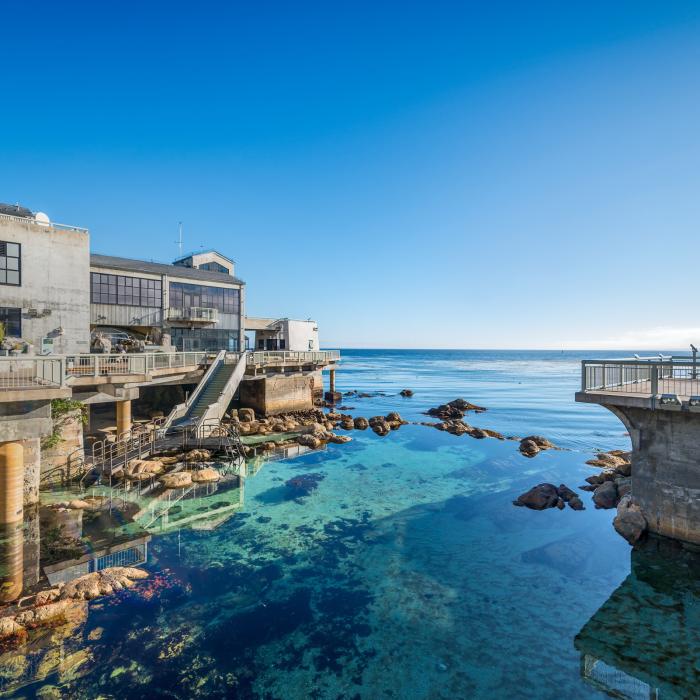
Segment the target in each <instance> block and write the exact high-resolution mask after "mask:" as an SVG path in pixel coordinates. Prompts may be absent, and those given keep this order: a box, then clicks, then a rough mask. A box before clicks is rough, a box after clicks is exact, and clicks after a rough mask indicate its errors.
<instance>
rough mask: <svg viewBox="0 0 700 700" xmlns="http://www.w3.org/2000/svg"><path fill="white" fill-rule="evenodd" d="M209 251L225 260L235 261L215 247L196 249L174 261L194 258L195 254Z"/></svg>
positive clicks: (204, 253)
mask: <svg viewBox="0 0 700 700" xmlns="http://www.w3.org/2000/svg"><path fill="white" fill-rule="evenodd" d="M207 253H214V254H216V255H218V256H219V257H221V258H223V259H224V260H228V261H229V262H230V263H234V262H235V260H232V259H231V258H229V257H228V255H224V254H223V253H221V252H219V251H218V250H215V249H214V248H207V249H206V250H194V251H192V252H191V253H187V255H181V256H180V257H179V258H176V259H175V260H174V261H173V262H175V263H179V262H182V261H183V260H187V259H188V258H193V257H194V256H195V255H206V254H207Z"/></svg>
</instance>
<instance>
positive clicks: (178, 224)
mask: <svg viewBox="0 0 700 700" xmlns="http://www.w3.org/2000/svg"><path fill="white" fill-rule="evenodd" d="M177 226H178V231H179V236H178V239H177V247H178V248H179V249H180V257H182V221H178V223H177Z"/></svg>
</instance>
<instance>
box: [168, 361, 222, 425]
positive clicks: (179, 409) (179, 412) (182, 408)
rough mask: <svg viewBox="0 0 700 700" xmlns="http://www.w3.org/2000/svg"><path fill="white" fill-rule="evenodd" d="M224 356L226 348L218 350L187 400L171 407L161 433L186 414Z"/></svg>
mask: <svg viewBox="0 0 700 700" xmlns="http://www.w3.org/2000/svg"><path fill="white" fill-rule="evenodd" d="M225 358H226V350H219V352H218V353H217V355H216V357H215V358H214V360H213V362H212V363H211V364H210V365H209V368H208V369H207V371H206V372H205V373H204V376H203V377H202V378H201V379H200V381H199V384H197V386H196V387H195V390H194V391H193V392H192V393H191V394H190V395H189V396H188V397H187V400H186V401H185V402H184V403H179V404H177V406H175V408H173V410H172V411H170V414H169V415H168V417H167V418H166V419H165V423H164V424H163V427H162V430H163V433H165V432H166V431H167V430H168V428H169V427H170V426H171V425H172V424H173V422H174V421H175V420H177V419H178V418H182V417H183V416H185V415H187V411H189V409H190V407H191V406H192V404H193V403H194V401H195V399H196V398H197V397H198V396H199V395H200V394H201V393H202V391H203V390H204V387H205V385H206V384H207V383H208V382H209V379H210V378H211V375H212V374H213V373H214V371H215V369H216V367H218V366H219V364H223V362H224V360H225Z"/></svg>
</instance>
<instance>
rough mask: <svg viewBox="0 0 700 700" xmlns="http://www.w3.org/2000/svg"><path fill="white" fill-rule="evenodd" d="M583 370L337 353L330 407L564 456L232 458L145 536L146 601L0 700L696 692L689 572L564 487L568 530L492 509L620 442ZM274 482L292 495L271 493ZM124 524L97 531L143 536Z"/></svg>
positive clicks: (68, 636) (519, 356) (362, 451)
mask: <svg viewBox="0 0 700 700" xmlns="http://www.w3.org/2000/svg"><path fill="white" fill-rule="evenodd" d="M582 357H583V355H577V354H575V353H565V354H562V353H544V352H488V351H479V352H476V351H471V352H466V351H380V350H372V351H361V350H349V351H344V352H343V361H342V369H340V370H339V371H338V373H337V381H336V385H337V389H338V390H340V391H343V392H346V391H350V390H358V391H360V392H367V393H371V394H372V396H371V397H369V398H355V397H350V396H348V397H346V401H345V403H346V405H348V406H351V407H352V408H351V409H350V408H348V409H347V412H349V413H352V414H353V415H356V416H358V415H362V416H365V417H370V416H372V415H377V414H380V413H381V414H385V413H387V412H388V411H390V410H397V411H399V412H400V413H401V414H402V416H403V417H404V418H405V419H406V420H409V421H416V422H419V421H422V420H431V419H429V418H427V417H426V416H425V415H424V412H425V411H426V410H427V409H428V408H429V407H431V406H434V405H437V404H439V403H444V402H446V401H449V400H451V399H454V398H457V397H463V398H465V399H467V400H469V401H472V402H473V403H476V404H478V405H483V406H485V407H486V408H487V409H488V410H487V411H486V412H484V413H482V414H478V415H475V414H469V415H468V416H467V417H466V420H467V421H468V422H470V423H472V424H474V425H478V426H481V427H487V428H492V429H495V430H498V431H500V432H502V433H504V434H507V435H515V436H525V435H529V434H533V433H537V434H541V435H544V436H546V437H548V438H549V439H550V440H552V441H553V442H554V443H556V444H557V445H559V446H560V447H561V448H563V449H561V450H557V451H548V452H543V453H540V454H539V455H537V456H536V457H535V458H533V459H527V458H525V457H523V456H522V455H520V453H519V452H518V450H517V442H513V441H508V440H506V441H499V440H495V439H484V440H476V439H473V438H471V437H469V436H461V437H457V436H453V435H449V434H447V433H443V432H439V431H437V430H435V429H434V428H430V427H426V426H422V425H406V426H403V427H402V428H400V429H399V430H398V431H392V432H391V433H390V434H389V435H388V436H386V437H378V436H376V435H375V434H374V433H372V432H371V431H369V430H368V431H351V432H349V433H348V434H349V435H350V436H351V437H352V438H353V441H352V442H350V443H348V444H345V445H329V446H328V447H327V449H325V450H321V451H318V452H310V453H307V454H303V455H301V456H298V457H296V458H294V459H282V460H276V461H268V462H256V463H254V464H250V465H249V473H248V476H247V478H246V479H245V480H244V483H243V485H242V486H241V487H240V488H236V489H233V490H231V489H229V490H227V489H226V488H225V487H223V486H222V487H221V488H220V489H218V490H217V489H211V490H209V491H207V492H203V493H201V494H200V495H199V496H198V498H197V499H194V500H193V501H192V502H191V503H188V504H187V505H186V507H185V505H184V504H183V508H185V510H181V509H179V508H180V506H178V507H177V508H178V510H175V509H173V511H172V512H171V513H170V514H169V515H168V518H162V519H161V521H159V522H156V523H155V524H153V525H152V526H149V529H148V530H149V531H148V533H147V534H148V535H150V538H151V539H150V541H149V542H148V554H147V561H146V564H145V567H146V568H148V569H149V570H150V571H151V572H152V581H151V583H149V584H148V586H147V594H144V593H143V591H142V590H141V589H140V588H138V589H137V592H132V593H128V594H124V595H118V596H114V597H111V598H103V599H99V600H98V601H95V602H93V603H91V606H90V607H91V609H90V615H89V618H88V620H87V622H86V623H85V624H83V625H79V626H78V627H77V628H74V629H70V630H68V631H67V632H62V631H60V630H56V631H54V632H53V633H52V634H50V635H48V636H46V637H44V638H42V639H40V640H38V641H37V642H35V643H34V644H33V645H31V646H30V647H28V648H25V649H20V650H17V651H13V652H8V653H6V654H4V655H2V656H0V692H2V691H4V693H5V694H6V695H7V696H10V697H12V696H15V697H37V696H39V697H70V698H96V697H104V698H112V697H113V698H144V699H145V698H149V699H150V698H193V697H213V698H266V699H268V698H269V699H272V698H280V699H284V700H296V699H300V700H302V699H306V698H319V699H321V698H323V699H325V698H352V699H355V698H361V699H365V698H367V699H372V700H373V699H375V698H387V699H388V698H410V699H413V698H415V699H424V698H425V699H428V698H430V699H438V698H440V699H441V698H445V699H453V698H538V699H539V698H542V699H546V698H562V697H567V698H598V697H606V696H607V695H606V694H607V693H612V692H617V693H618V694H617V695H614V697H629V698H642V697H644V698H649V697H651V695H650V693H651V691H652V690H655V689H657V688H660V689H662V691H663V692H662V694H661V695H660V697H663V698H667V697H668V698H677V699H679V698H690V697H698V694H697V690H696V689H697V688H698V682H699V681H700V666H699V665H698V662H697V659H698V658H700V613H699V611H700V608H699V607H698V601H699V600H700V589H699V586H698V580H700V579H699V577H698V572H699V571H700V566H698V562H697V559H696V558H695V557H696V555H692V554H691V553H688V552H686V551H684V550H680V549H679V548H678V547H674V546H672V545H671V544H669V543H667V542H660V541H655V540H652V541H651V542H650V543H647V544H646V545H645V546H644V547H638V548H636V549H635V550H634V552H633V551H632V549H631V548H630V547H629V545H628V544H627V543H626V542H625V541H624V540H622V539H621V538H620V537H619V536H618V535H617V534H616V533H615V532H614V530H613V528H612V524H611V523H612V518H613V515H614V514H613V512H612V511H601V510H596V509H595V508H594V507H593V505H592V503H591V500H590V495H589V494H587V493H585V492H581V494H582V498H583V500H584V503H585V504H586V510H585V511H581V512H575V511H573V510H571V509H569V508H566V509H565V510H563V511H559V510H557V509H551V510H548V511H543V512H534V511H530V510H527V509H525V508H516V507H514V506H513V505H512V503H511V502H512V500H513V498H515V497H516V496H517V495H518V494H520V493H521V492H523V491H524V490H526V489H528V488H529V487H530V486H532V485H534V484H536V483H539V482H541V481H550V482H553V483H555V484H559V483H562V482H563V483H566V484H568V485H569V486H571V487H574V488H575V487H576V486H578V485H579V484H581V483H583V479H584V478H585V477H586V476H587V475H589V474H590V473H591V467H589V466H587V465H586V464H585V461H586V460H587V459H589V458H590V457H591V456H592V453H593V451H595V450H597V449H613V448H628V447H629V438H628V437H627V436H626V435H625V433H624V428H623V427H622V425H621V424H620V423H619V422H618V421H617V420H616V419H615V418H614V417H613V416H612V415H610V414H608V413H607V412H606V411H605V410H604V409H602V408H599V407H596V406H589V405H577V404H575V403H574V400H573V395H574V392H575V391H576V389H577V387H578V382H579V377H580V365H579V361H580V359H581V358H582ZM403 388H410V389H412V390H413V391H414V392H415V394H414V396H413V397H412V398H403V397H401V396H399V395H398V392H399V391H400V390H401V389H403ZM339 432H341V433H342V432H343V431H339ZM295 477H297V478H299V477H301V478H303V480H304V483H306V484H308V489H307V491H306V492H301V491H299V490H295V489H291V488H290V487H288V486H286V485H285V484H286V482H287V481H288V480H289V479H291V478H295ZM128 512H130V511H128V509H125V510H124V512H123V513H117V514H116V516H115V522H114V527H115V528H121V530H120V536H121V537H122V538H124V537H129V536H134V537H136V536H137V535H139V536H143V535H144V533H143V531H138V532H136V530H134V529H133V528H132V526H131V524H130V522H129V517H128ZM197 512H201V513H211V514H212V515H213V520H206V521H204V522H206V523H209V525H206V526H204V527H203V526H202V525H201V522H200V521H196V520H193V519H192V518H191V517H190V516H191V515H193V514H196V513H197ZM178 514H179V516H178ZM217 514H221V517H219V518H217ZM185 515H187V517H185ZM178 517H179V518H180V519H179V520H178ZM192 522H195V523H196V522H200V524H199V525H198V526H197V527H198V528H199V529H193V527H190V526H188V523H192ZM130 533H131V534H130ZM669 571H672V572H673V574H672V575H669V573H668V572H669Z"/></svg>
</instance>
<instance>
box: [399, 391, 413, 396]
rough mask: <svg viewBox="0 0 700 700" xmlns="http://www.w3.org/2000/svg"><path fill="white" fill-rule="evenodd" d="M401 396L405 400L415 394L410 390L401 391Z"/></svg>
mask: <svg viewBox="0 0 700 700" xmlns="http://www.w3.org/2000/svg"><path fill="white" fill-rule="evenodd" d="M399 394H401V396H403V397H404V398H410V397H411V396H413V392H412V391H411V390H410V389H401V391H400V392H399Z"/></svg>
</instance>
